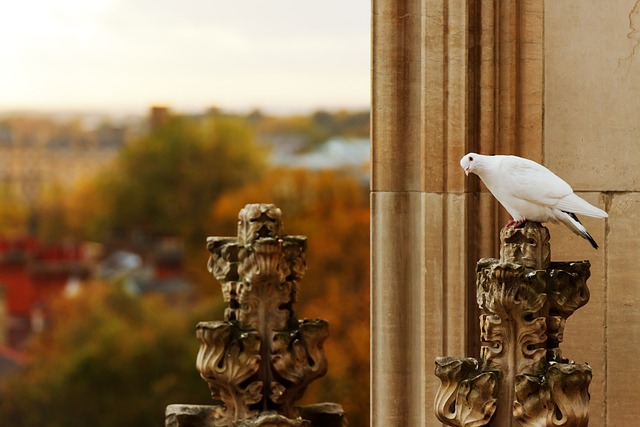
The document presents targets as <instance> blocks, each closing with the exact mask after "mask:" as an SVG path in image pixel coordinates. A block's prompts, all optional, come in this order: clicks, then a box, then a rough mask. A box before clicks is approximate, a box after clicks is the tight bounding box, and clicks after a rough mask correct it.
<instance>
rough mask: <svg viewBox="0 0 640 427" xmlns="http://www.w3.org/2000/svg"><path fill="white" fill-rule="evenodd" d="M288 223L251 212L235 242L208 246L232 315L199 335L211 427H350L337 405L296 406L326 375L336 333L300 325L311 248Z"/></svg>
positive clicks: (314, 324)
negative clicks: (327, 345) (298, 307)
mask: <svg viewBox="0 0 640 427" xmlns="http://www.w3.org/2000/svg"><path fill="white" fill-rule="evenodd" d="M281 215H282V213H281V211H280V209H278V208H277V207H276V206H274V205H269V204H253V205H247V206H245V207H244V208H243V209H242V210H241V211H240V213H239V215H238V236H237V237H236V238H232V237H210V238H208V239H207V249H208V250H209V252H210V253H211V257H210V258H209V262H208V269H209V271H210V272H211V273H212V274H213V276H214V277H215V278H216V279H217V280H218V282H220V284H221V287H222V295H223V298H224V300H225V301H226V302H227V304H228V307H227V308H226V310H225V315H224V320H222V321H213V322H200V323H199V324H198V326H197V330H196V331H197V337H198V339H199V340H200V351H199V353H198V357H197V361H196V367H197V369H198V371H199V372H200V375H201V376H202V378H203V379H204V380H205V381H206V382H207V384H208V385H209V389H210V390H211V397H212V398H213V400H214V402H215V403H216V404H215V405H213V406H212V407H210V409H208V411H209V412H210V414H211V416H210V417H209V419H210V422H209V424H205V425H206V426H215V427H258V426H260V427H285V426H287V427H320V426H322V427H325V426H326V427H343V426H344V425H346V417H344V411H342V408H341V407H340V406H339V405H337V404H324V405H313V406H311V407H297V406H295V403H296V402H297V401H298V400H299V399H300V398H301V397H302V395H303V393H304V392H305V390H306V388H307V387H308V385H309V384H310V383H311V382H312V381H314V380H315V379H317V378H319V377H321V376H323V375H324V374H325V373H326V372H327V359H326V356H325V354H324V348H323V344H324V341H325V340H326V339H327V337H328V335H329V325H328V323H327V322H326V321H324V320H320V319H316V320H308V319H304V320H297V319H296V318H295V315H294V311H293V305H294V304H295V302H296V301H297V294H298V290H299V282H300V280H301V279H302V277H303V276H304V273H305V271H306V260H305V252H306V248H307V240H306V237H304V236H283V235H282V234H281V233H282V222H281ZM325 410H326V411H328V412H327V413H325V412H323V411H325ZM305 417H307V418H308V419H307V418H305ZM192 418H193V417H192ZM173 419H174V420H176V419H180V418H179V417H177V416H175V414H174V416H173ZM318 420H322V421H321V424H318V423H319V422H320V421H318ZM314 423H315V424H314ZM187 425H188V424H178V426H183V427H186V426H187ZM198 425H199V424H198ZM203 427H204V425H203Z"/></svg>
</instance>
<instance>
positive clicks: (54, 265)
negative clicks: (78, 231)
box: [0, 238, 91, 348]
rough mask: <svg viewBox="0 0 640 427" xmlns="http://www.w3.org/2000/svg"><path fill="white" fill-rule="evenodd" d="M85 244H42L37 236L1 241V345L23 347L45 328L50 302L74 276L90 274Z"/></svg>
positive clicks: (81, 277)
mask: <svg viewBox="0 0 640 427" xmlns="http://www.w3.org/2000/svg"><path fill="white" fill-rule="evenodd" d="M90 273H91V271H90V265H89V263H88V260H87V258H86V256H85V252H84V249H83V245H82V244H65V245H62V244H56V245H42V244H40V243H39V242H37V241H36V240H34V239H31V238H24V239H16V240H7V239H2V240H0V288H2V295H3V298H2V300H3V302H4V304H3V305H4V307H3V308H4V309H3V310H2V311H3V313H4V319H1V320H0V324H2V325H3V326H4V328H3V329H2V330H0V345H7V346H9V347H13V348H19V347H20V346H21V344H22V343H23V342H24V340H25V339H26V338H27V337H28V336H29V335H30V334H31V333H32V332H34V331H40V330H42V328H43V323H44V316H45V313H44V312H45V310H46V306H47V303H48V302H49V301H50V299H51V298H52V297H55V296H58V295H61V294H62V293H63V291H64V289H65V287H66V286H67V284H68V283H69V281H70V279H71V278H79V279H86V278H88V277H89V275H90Z"/></svg>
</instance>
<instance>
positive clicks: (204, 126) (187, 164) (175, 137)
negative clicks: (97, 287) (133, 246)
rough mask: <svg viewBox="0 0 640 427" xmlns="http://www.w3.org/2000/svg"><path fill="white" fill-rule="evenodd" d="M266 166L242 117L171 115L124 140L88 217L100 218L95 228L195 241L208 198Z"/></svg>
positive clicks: (202, 227)
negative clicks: (100, 199) (140, 134)
mask: <svg viewBox="0 0 640 427" xmlns="http://www.w3.org/2000/svg"><path fill="white" fill-rule="evenodd" d="M265 167H266V163H265V153H264V152H263V151H261V150H259V148H258V146H257V145H255V144H254V135H253V133H252V132H251V130H250V129H249V127H248V126H247V125H246V124H245V123H244V122H243V121H242V120H240V119H238V118H232V117H215V118H209V119H204V120H201V121H190V120H188V119H185V118H177V117H176V118H172V119H171V121H170V122H169V123H168V124H166V125H165V126H163V127H162V128H161V129H159V130H157V131H155V132H152V133H150V134H149V135H148V136H146V137H144V138H142V139H140V140H138V141H136V142H135V143H133V144H131V145H129V146H127V147H126V148H125V149H124V151H123V152H122V153H121V155H120V156H119V157H118V159H117V161H116V163H115V165H114V167H113V168H112V169H110V170H109V171H107V172H105V173H104V174H103V175H101V177H100V178H99V180H98V185H99V186H98V192H99V193H100V194H101V195H102V197H103V198H105V199H106V200H104V202H103V206H101V208H102V209H101V211H100V212H96V215H95V216H94V217H93V221H98V222H99V223H100V224H101V225H100V227H94V228H95V229H109V230H117V231H119V232H120V233H124V234H125V235H132V234H135V233H142V234H143V235H146V236H158V235H178V236H182V237H184V238H185V240H186V242H187V243H191V244H196V245H199V246H201V245H202V239H203V236H205V235H206V232H205V225H204V220H205V218H206V214H207V212H208V210H209V206H210V205H211V203H213V202H214V201H215V200H216V199H217V198H218V197H219V196H220V194H222V192H223V191H227V190H230V189H233V188H236V187H239V186H242V185H243V184H245V183H247V182H249V181H251V180H255V179H257V178H258V177H259V176H260V175H261V173H262V171H263V170H264V168H265ZM87 226H91V224H87Z"/></svg>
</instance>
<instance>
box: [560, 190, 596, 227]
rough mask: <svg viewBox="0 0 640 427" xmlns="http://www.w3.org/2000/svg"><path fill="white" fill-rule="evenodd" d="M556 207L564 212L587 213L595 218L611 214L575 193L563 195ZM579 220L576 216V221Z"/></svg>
mask: <svg viewBox="0 0 640 427" xmlns="http://www.w3.org/2000/svg"><path fill="white" fill-rule="evenodd" d="M555 207H556V208H557V209H560V210H561V211H563V212H567V213H569V212H571V213H573V214H579V215H587V216H592V217H595V218H607V217H608V216H609V214H608V213H606V212H605V211H603V210H602V209H600V208H597V207H595V206H593V205H592V204H591V203H589V202H587V201H586V200H584V199H583V198H582V197H580V196H578V195H577V194H575V193H572V194H569V195H567V196H565V197H563V198H562V199H561V200H559V201H558V203H557V204H556V206H555ZM577 220H578V219H577V218H576V221H577ZM578 223H580V221H578Z"/></svg>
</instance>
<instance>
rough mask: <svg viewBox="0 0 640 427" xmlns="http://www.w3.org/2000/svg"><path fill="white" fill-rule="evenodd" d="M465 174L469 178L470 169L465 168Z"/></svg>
mask: <svg viewBox="0 0 640 427" xmlns="http://www.w3.org/2000/svg"><path fill="white" fill-rule="evenodd" d="M464 174H465V175H467V176H469V168H464Z"/></svg>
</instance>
